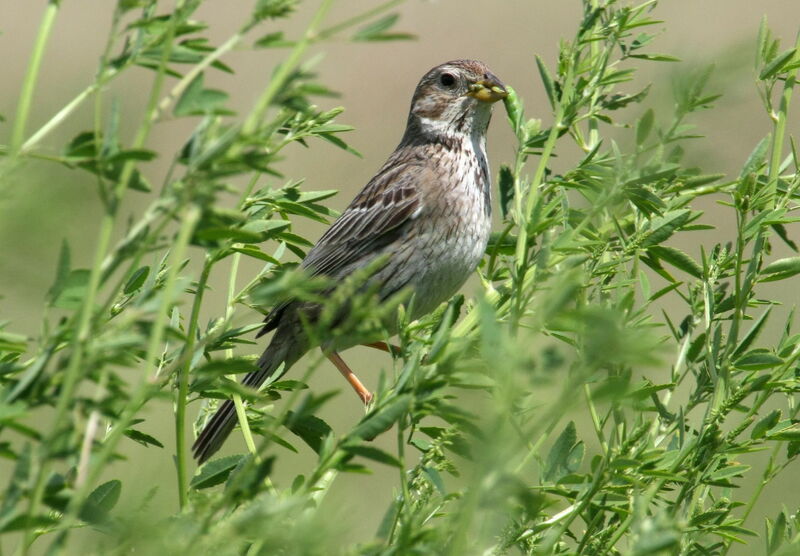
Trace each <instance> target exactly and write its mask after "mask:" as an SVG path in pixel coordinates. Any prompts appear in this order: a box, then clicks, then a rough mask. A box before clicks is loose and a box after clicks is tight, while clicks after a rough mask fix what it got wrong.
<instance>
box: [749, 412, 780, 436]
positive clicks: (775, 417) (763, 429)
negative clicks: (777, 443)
mask: <svg viewBox="0 0 800 556" xmlns="http://www.w3.org/2000/svg"><path fill="white" fill-rule="evenodd" d="M780 420H781V410H780V409H773V410H772V411H770V412H769V414H768V415H767V416H766V417H764V418H763V419H761V420H760V421H759V422H758V423H756V424H755V425H754V426H753V430H752V431H751V432H750V438H752V439H753V440H758V439H759V438H763V437H764V436H766V435H767V431H769V430H770V429H771V428H772V427H774V426H775V425H777V424H778V422H779V421H780Z"/></svg>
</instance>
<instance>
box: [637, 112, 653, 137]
mask: <svg viewBox="0 0 800 556" xmlns="http://www.w3.org/2000/svg"><path fill="white" fill-rule="evenodd" d="M654 122H655V113H654V112H653V109H652V108H648V109H647V111H646V112H645V113H644V114H643V115H642V117H641V118H639V121H638V122H636V144H637V145H639V146H641V145H643V144H644V142H645V141H646V140H647V137H648V136H649V135H650V131H651V130H652V129H653V123H654Z"/></svg>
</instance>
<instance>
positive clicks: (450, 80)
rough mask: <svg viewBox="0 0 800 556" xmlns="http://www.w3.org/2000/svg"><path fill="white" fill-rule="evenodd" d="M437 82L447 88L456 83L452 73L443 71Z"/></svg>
mask: <svg viewBox="0 0 800 556" xmlns="http://www.w3.org/2000/svg"><path fill="white" fill-rule="evenodd" d="M439 83H441V84H442V86H444V87H447V88H448V89H449V88H450V87H452V86H453V85H455V84H456V77H455V75H453V74H452V73H443V74H442V75H440V76H439Z"/></svg>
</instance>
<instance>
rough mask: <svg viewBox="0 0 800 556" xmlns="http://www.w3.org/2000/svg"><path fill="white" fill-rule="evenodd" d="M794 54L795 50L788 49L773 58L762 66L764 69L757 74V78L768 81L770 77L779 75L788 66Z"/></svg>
mask: <svg viewBox="0 0 800 556" xmlns="http://www.w3.org/2000/svg"><path fill="white" fill-rule="evenodd" d="M796 52H797V49H796V48H790V49H788V50H784V51H783V52H781V53H780V54H778V55H777V56H775V58H773V59H772V61H771V62H770V63H768V64H767V65H766V66H764V69H762V70H761V73H759V74H758V78H759V79H769V78H770V77H774V76H775V75H777V74H779V73H780V72H781V71H783V69H784V67H786V66H788V65H789V62H790V61H791V60H792V58H794V55H795V53H796Z"/></svg>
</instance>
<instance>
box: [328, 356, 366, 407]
mask: <svg viewBox="0 0 800 556" xmlns="http://www.w3.org/2000/svg"><path fill="white" fill-rule="evenodd" d="M325 356H326V357H327V358H328V359H330V360H331V363H333V364H334V366H335V367H336V368H337V369H339V372H340V373H342V376H343V377H344V378H345V380H346V381H347V382H349V383H350V386H352V387H353V390H355V391H356V394H358V397H359V398H361V401H362V402H364V403H365V404H368V403H369V402H371V401H372V394H371V393H370V391H369V390H367V387H366V386H364V385H363V384H361V381H360V380H358V377H357V376H356V375H355V374H354V373H353V371H351V370H350V367H348V366H347V363H345V362H344V360H343V359H342V358H341V356H340V355H339V354H338V353H336V352H335V351H332V352H330V353H326V354H325Z"/></svg>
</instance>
